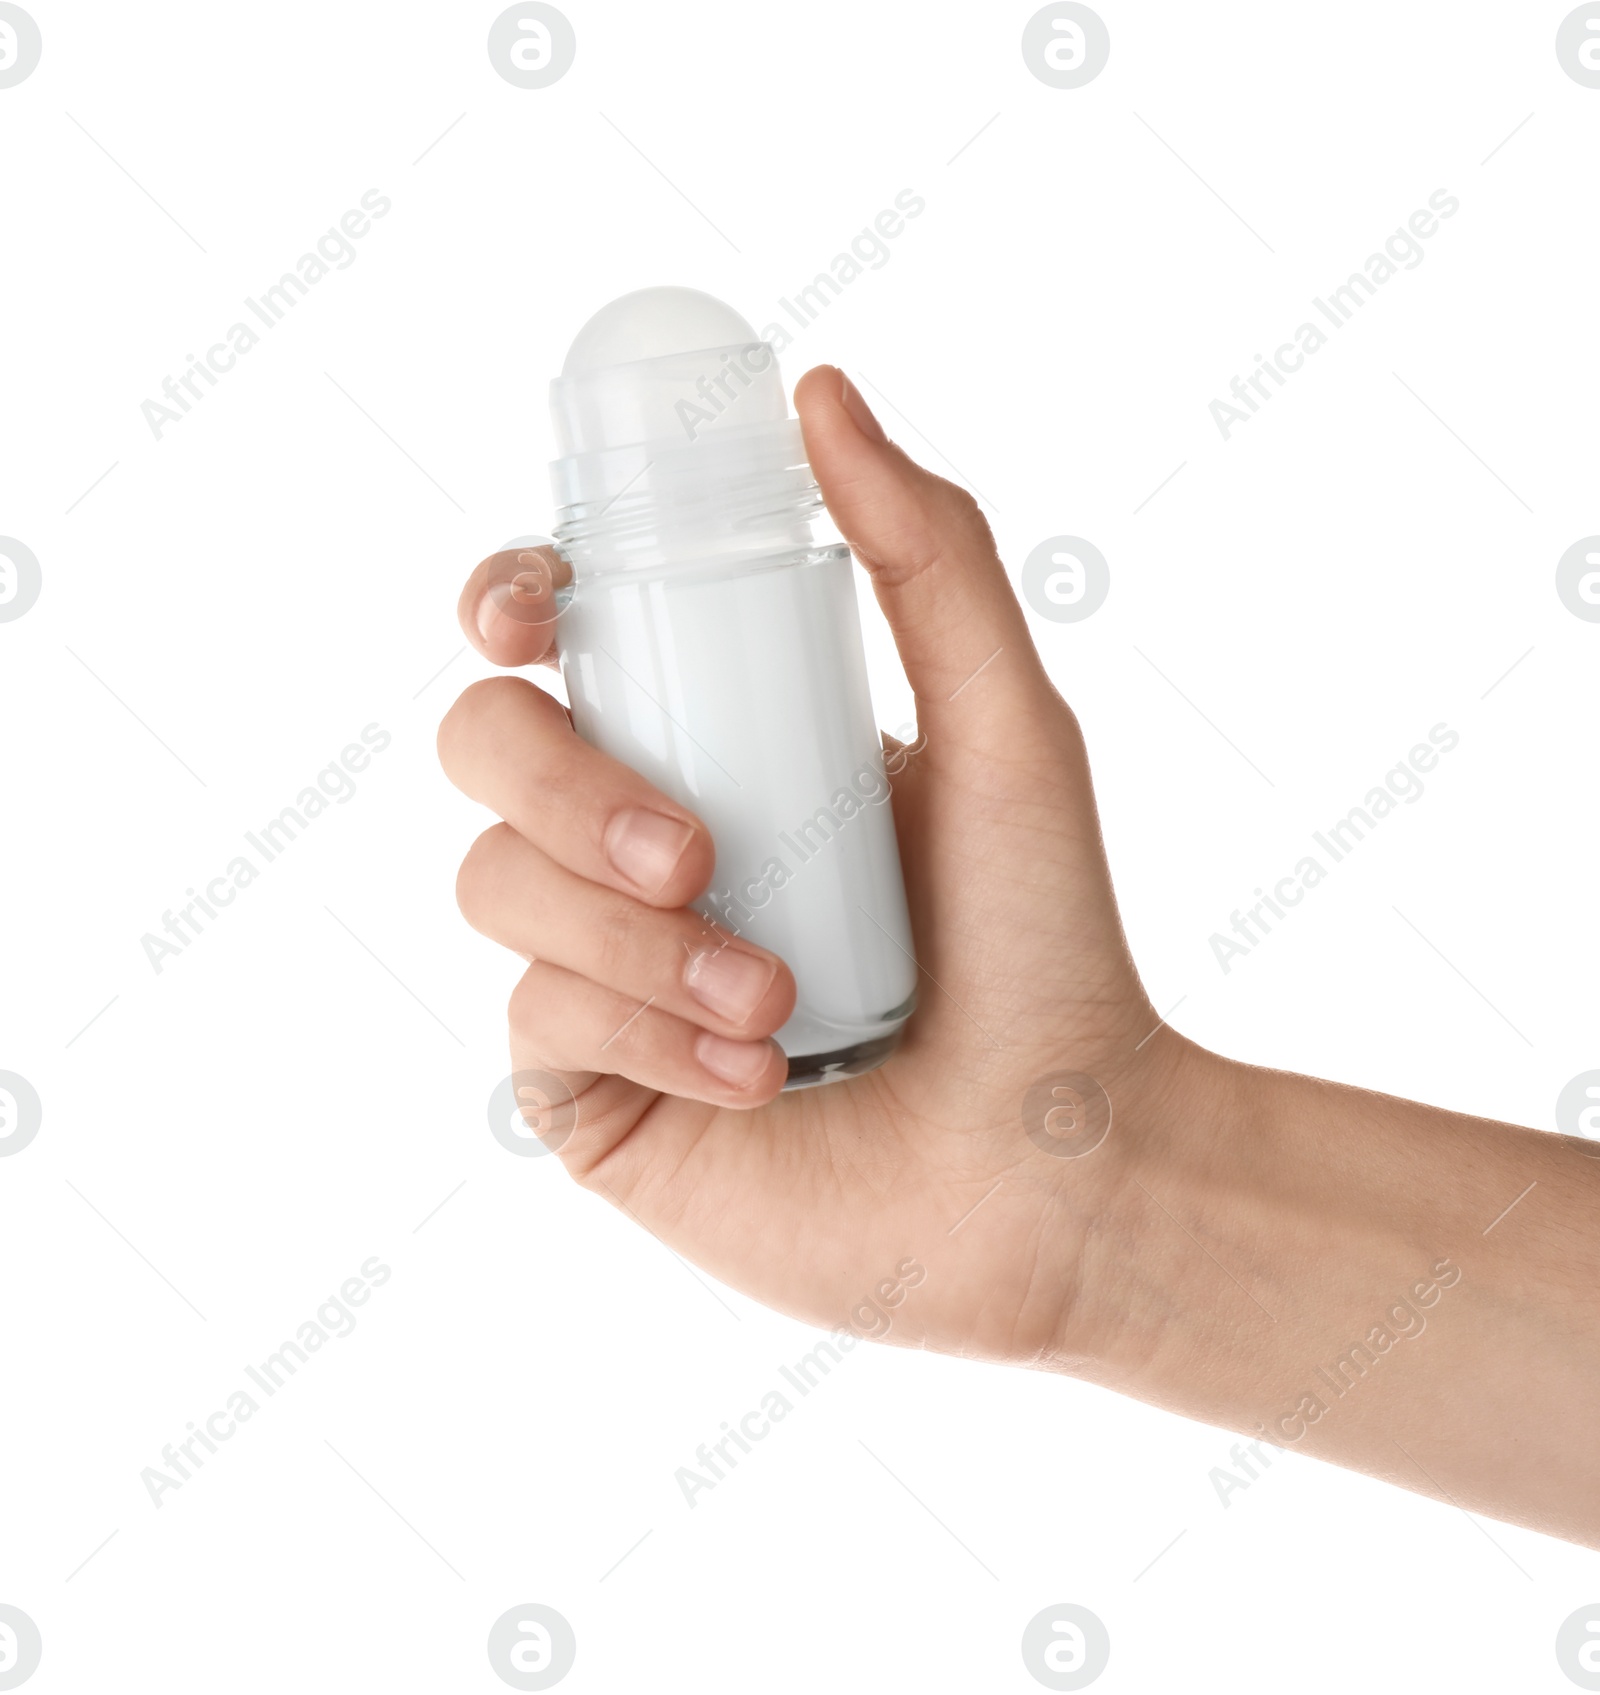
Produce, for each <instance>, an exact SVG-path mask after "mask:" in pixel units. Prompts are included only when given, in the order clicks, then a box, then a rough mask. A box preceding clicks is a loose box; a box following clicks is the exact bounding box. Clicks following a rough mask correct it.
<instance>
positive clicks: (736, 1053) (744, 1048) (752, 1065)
mask: <svg viewBox="0 0 1600 1695" xmlns="http://www.w3.org/2000/svg"><path fill="white" fill-rule="evenodd" d="M694 1054H695V1058H696V1059H698V1060H699V1061H700V1063H701V1064H702V1065H703V1066H704V1067H705V1068H706V1070H707V1071H709V1072H710V1073H711V1075H712V1076H713V1077H720V1078H721V1079H722V1081H723V1082H724V1083H731V1084H732V1085H733V1086H734V1088H736V1089H748V1088H749V1087H750V1085H751V1084H752V1083H754V1082H755V1080H756V1079H757V1078H758V1077H759V1076H760V1075H761V1073H762V1072H763V1071H765V1070H766V1069H767V1062H768V1061H769V1060H770V1059H771V1057H772V1044H771V1043H770V1042H730V1041H729V1040H728V1038H727V1037H726V1036H713V1035H712V1034H711V1032H710V1031H709V1030H702V1031H701V1032H700V1034H699V1035H698V1036H697V1037H696V1038H695V1044H694Z"/></svg>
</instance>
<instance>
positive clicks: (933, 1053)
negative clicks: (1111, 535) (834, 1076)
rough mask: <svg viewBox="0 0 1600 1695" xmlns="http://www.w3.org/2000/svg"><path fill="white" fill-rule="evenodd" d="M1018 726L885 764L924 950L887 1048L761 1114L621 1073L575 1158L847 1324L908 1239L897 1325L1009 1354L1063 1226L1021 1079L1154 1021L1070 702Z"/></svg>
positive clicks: (785, 1299)
mask: <svg viewBox="0 0 1600 1695" xmlns="http://www.w3.org/2000/svg"><path fill="white" fill-rule="evenodd" d="M973 709H974V712H975V713H978V712H981V707H980V705H979V703H978V702H976V701H975V702H973ZM1013 729H1014V732H1015V734H1014V743H1013V746H1012V748H1011V752H1010V757H1008V758H1006V759H1002V760H995V759H993V758H990V757H983V758H980V757H978V756H977V753H976V751H973V752H971V753H968V752H966V751H964V750H963V749H962V748H960V747H951V746H946V747H939V746H933V745H930V746H929V747H927V748H925V749H923V750H922V751H920V752H918V753H916V754H914V755H912V756H911V757H910V758H909V760H908V761H907V764H906V766H905V768H904V770H903V771H902V772H901V773H900V775H899V776H898V777H897V778H896V781H895V794H894V805H895V818H896V825H897V829H898V832H899V836H900V841H901V843H902V855H903V858H904V861H905V869H906V877H907V887H908V892H909V896H910V900H911V908H912V920H913V928H914V931H915V934H916V937H917V942H918V949H919V957H920V961H921V964H922V967H923V971H922V980H921V987H920V998H919V1006H918V1010H917V1013H916V1015H915V1017H914V1019H913V1020H912V1023H911V1025H910V1027H909V1029H908V1031H907V1036H906V1040H905V1043H904V1045H903V1046H902V1048H901V1050H900V1051H899V1052H898V1053H897V1054H896V1056H895V1057H894V1059H892V1060H891V1061H890V1062H889V1063H888V1064H887V1065H885V1066H884V1067H883V1068H881V1069H880V1070H877V1071H873V1072H869V1073H868V1074H867V1075H865V1076H862V1077H857V1078H853V1079H851V1080H850V1081H848V1082H845V1083H836V1084H830V1085H827V1086H825V1087H821V1088H815V1089H807V1090H802V1091H798V1092H795V1093H792V1094H784V1095H780V1096H779V1097H778V1098H777V1099H776V1100H774V1101H772V1102H771V1103H770V1104H769V1105H767V1106H765V1107H761V1108H759V1109H757V1110H756V1111H754V1112H737V1111H729V1110H726V1109H719V1108H716V1107H712V1106H709V1105H706V1104H704V1103H702V1102H698V1101H691V1100H683V1099H678V1098H675V1097H673V1096H668V1095H660V1094H656V1093H654V1092H653V1091H648V1090H645V1089H642V1088H633V1089H632V1090H631V1092H630V1097H629V1099H628V1100H627V1101H626V1102H619V1103H618V1109H619V1115H621V1116H624V1117H626V1116H631V1117H632V1120H633V1128H632V1131H631V1133H626V1134H624V1135H623V1136H622V1138H621V1140H620V1141H618V1142H615V1143H614V1144H613V1145H612V1148H611V1150H610V1151H609V1152H608V1153H607V1154H606V1155H605V1156H604V1157H603V1158H601V1159H600V1160H599V1162H598V1163H597V1164H595V1165H593V1166H592V1167H588V1168H587V1169H581V1168H580V1175H583V1176H584V1178H585V1180H586V1181H588V1182H589V1183H591V1184H592V1185H594V1186H596V1187H597V1188H598V1189H599V1190H600V1192H601V1193H602V1194H607V1193H608V1194H609V1195H610V1197H611V1198H612V1199H614V1200H615V1201H616V1202H618V1203H619V1204H621V1205H622V1206H624V1207H626V1209H627V1210H628V1211H629V1212H631V1213H632V1214H633V1215H634V1216H635V1217H636V1218H637V1219H639V1220H640V1221H641V1222H642V1223H643V1224H644V1225H646V1227H648V1228H649V1229H650V1230H651V1231H652V1232H654V1233H655V1234H656V1235H657V1236H659V1237H660V1238H661V1239H662V1240H663V1241H665V1242H666V1243H668V1244H669V1245H670V1246H671V1247H673V1248H674V1249H676V1250H677V1251H679V1252H681V1253H683V1254H684V1255H686V1256H687V1257H688V1258H690V1259H691V1260H693V1261H695V1262H696V1263H698V1264H700V1265H702V1266H704V1267H705V1268H706V1269H707V1270H708V1271H710V1272H711V1273H712V1274H713V1275H715V1276H717V1277H719V1278H721V1279H722V1280H723V1281H725V1282H727V1283H729V1284H731V1285H733V1286H734V1287H736V1288H739V1289H742V1290H744V1291H745V1292H747V1293H748V1294H750V1295H752V1296H754V1297H755V1298H756V1299H758V1300H761V1301H763V1302H765V1303H766V1304H768V1305H771V1306H775V1307H778V1308H780V1309H782V1310H785V1311H788V1312H790V1313H793V1314H794V1315H796V1316H798V1317H801V1318H804V1319H806V1320H808V1321H810V1322H814V1323H821V1324H824V1325H829V1326H833V1325H838V1324H841V1323H844V1322H846V1319H847V1315H848V1313H849V1312H850V1310H851V1308H852V1307H853V1306H854V1305H855V1304H856V1303H858V1302H860V1301H862V1300H863V1299H870V1298H871V1297H872V1294H873V1291H874V1289H875V1288H876V1287H877V1285H878V1284H879V1283H880V1282H882V1281H884V1280H885V1279H889V1280H893V1278H894V1276H895V1267H896V1266H897V1265H898V1264H899V1263H900V1262H901V1261H902V1260H905V1259H908V1258H909V1259H913V1260H916V1261H917V1262H918V1264H919V1265H921V1266H922V1267H924V1268H925V1269H926V1270H927V1271H928V1274H929V1275H928V1278H927V1280H926V1282H925V1283H924V1284H922V1286H921V1287H920V1289H919V1291H918V1292H917V1294H915V1295H913V1296H912V1297H910V1298H909V1299H907V1300H906V1302H905V1305H904V1307H903V1309H902V1310H901V1311H900V1312H897V1313H896V1314H895V1315H894V1328H893V1331H892V1334H893V1335H894V1337H895V1338H896V1339H897V1340H899V1341H901V1342H905V1343H912V1344H921V1345H927V1346H932V1347H935V1348H938V1347H953V1346H959V1347H961V1348H962V1350H963V1351H967V1352H972V1351H977V1352H980V1353H986V1354H993V1355H996V1356H998V1355H1002V1354H1003V1355H1005V1356H1007V1357H1016V1355H1017V1353H1018V1352H1019V1350H1020V1351H1021V1352H1022V1353H1023V1354H1024V1355H1028V1354H1032V1353H1037V1352H1039V1351H1041V1350H1042V1349H1044V1348H1046V1347H1048V1346H1049V1345H1050V1343H1051V1340H1052V1334H1053V1332H1052V1331H1051V1328H1050V1327H1051V1326H1052V1325H1053V1322H1054V1317H1055V1315H1056V1314H1057V1313H1058V1312H1059V1308H1060V1293H1061V1291H1060V1290H1059V1288H1055V1287H1053V1286H1051V1283H1052V1277H1053V1276H1055V1275H1058V1274H1059V1273H1058V1272H1054V1273H1053V1272H1052V1271H1051V1270H1050V1269H1049V1268H1050V1267H1056V1268H1059V1267H1060V1266H1061V1265H1062V1264H1064V1263H1066V1255H1067V1254H1068V1253H1070V1250H1071V1247H1072V1239H1073V1237H1074V1236H1075V1234H1076V1232H1075V1231H1073V1230H1072V1228H1071V1227H1070V1223H1069V1222H1068V1221H1065V1220H1058V1219H1055V1218H1053V1217H1052V1213H1053V1211H1054V1210H1055V1207H1056V1201H1055V1190H1054V1187H1053V1185H1054V1183H1055V1181H1056V1180H1057V1179H1058V1178H1059V1177H1060V1175H1061V1172H1060V1167H1061V1164H1062V1162H1060V1161H1058V1160H1055V1159H1052V1158H1050V1157H1048V1156H1047V1155H1046V1154H1044V1153H1042V1152H1041V1151H1040V1150H1039V1149H1038V1148H1037V1147H1036V1146H1035V1145H1034V1143H1033V1142H1031V1141H1030V1140H1029V1139H1028V1137H1027V1136H1026V1135H1025V1133H1024V1129H1023V1123H1022V1118H1021V1113H1020V1108H1021V1103H1022V1094H1023V1091H1024V1090H1025V1089H1026V1088H1027V1087H1028V1085H1029V1084H1030V1083H1031V1082H1032V1081H1033V1080H1034V1079H1035V1078H1037V1077H1039V1076H1041V1075H1042V1074H1044V1073H1047V1072H1049V1071H1052V1070H1061V1069H1067V1070H1072V1071H1081V1072H1088V1073H1090V1074H1091V1075H1096V1076H1110V1075H1113V1074H1120V1072H1121V1071H1122V1070H1123V1068H1124V1067H1125V1066H1126V1064H1127V1062H1128V1059H1129V1056H1130V1054H1131V1052H1132V1050H1133V1048H1134V1046H1135V1044H1136V1043H1137V1042H1138V1041H1139V1040H1140V1038H1141V1036H1143V1035H1144V1034H1145V1033H1146V1032H1147V1031H1148V1029H1149V1028H1150V1026H1151V1025H1152V1024H1153V1023H1154V1022H1155V1020H1154V1015H1153V1014H1151V1013H1150V1012H1149V1010H1148V1003H1147V1002H1146V1001H1145V999H1144V996H1143V994H1142V992H1141V991H1140V989H1139V987H1138V983H1137V979H1136V977H1135V976H1134V974H1133V971H1132V967H1131V965H1130V964H1129V963H1128V961H1127V957H1126V951H1125V949H1124V947H1123V945H1122V939H1121V934H1120V930H1119V928H1118V926H1117V922H1116V918H1115V914H1114V910H1113V909H1112V907H1111V904H1110V898H1109V886H1108V880H1107V876H1106V872H1105V868H1104V864H1103V861H1102V859H1101V855H1100V848H1099V840H1098V833H1097V829H1096V825H1095V819H1094V811H1093V804H1092V799H1091V797H1090V794H1089V791H1088V786H1087V772H1086V770H1085V768H1084V766H1083V760H1082V753H1081V749H1080V744H1079V742H1078V738H1077V732H1076V727H1075V725H1074V724H1073V723H1072V720H1071V717H1070V714H1068V712H1067V711H1066V708H1065V707H1064V706H1062V705H1061V704H1060V703H1059V702H1051V703H1050V706H1049V707H1048V708H1047V709H1046V710H1045V711H1044V712H1042V713H1041V714H1040V715H1039V722H1037V723H1036V724H1033V725H1028V726H1014V727H1013ZM1063 818H1066V819H1068V820H1070V828H1069V829H1068V830H1067V831H1063V828H1062V820H1063ZM997 1184H998V1187H996V1185H997ZM974 1209H976V1210H974ZM1053 1226H1054V1237H1055V1238H1056V1240H1055V1246H1054V1248H1053V1250H1052V1253H1051V1254H1050V1256H1049V1258H1048V1264H1045V1262H1043V1261H1039V1262H1032V1263H1030V1261H1029V1259H1028V1257H1027V1256H1018V1255H1017V1254H1016V1252H1015V1245H1016V1241H1017V1236H1018V1233H1019V1232H1023V1233H1025V1234H1027V1235H1028V1236H1030V1237H1037V1238H1039V1239H1041V1241H1043V1240H1044V1239H1045V1238H1046V1237H1047V1235H1048V1234H1049V1233H1050V1232H1051V1231H1052V1227H1053ZM1019 1266H1021V1267H1023V1268H1024V1270H1023V1271H1022V1272H1021V1273H1019V1271H1018V1267H1019ZM1041 1267H1043V1269H1041ZM1041 1279H1042V1286H1041ZM870 1322H872V1323H874V1324H875V1323H876V1322H877V1321H876V1320H872V1321H870Z"/></svg>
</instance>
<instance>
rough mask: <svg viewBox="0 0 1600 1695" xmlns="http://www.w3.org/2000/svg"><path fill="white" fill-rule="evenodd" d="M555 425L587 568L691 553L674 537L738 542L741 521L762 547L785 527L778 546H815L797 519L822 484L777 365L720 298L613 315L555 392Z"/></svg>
mask: <svg viewBox="0 0 1600 1695" xmlns="http://www.w3.org/2000/svg"><path fill="white" fill-rule="evenodd" d="M550 414H551V420H552V422H553V424H554V427H555V437H556V443H557V447H558V450H559V452H560V455H561V457H560V458H558V459H557V460H556V461H555V463H554V464H553V465H552V466H551V468H550V471H551V480H552V483H553V485H554V489H555V497H556V504H557V506H558V507H559V508H560V509H561V522H560V524H559V526H558V528H557V532H556V534H557V538H558V540H561V541H562V542H563V543H564V544H567V543H570V544H572V546H571V547H570V548H569V551H571V552H573V553H574V557H576V554H577V552H579V551H582V550H584V549H587V550H588V551H589V552H590V554H591V555H593V554H597V553H598V554H608V553H613V552H621V553H623V554H626V555H628V556H629V557H627V558H625V559H624V558H618V559H615V560H610V559H595V560H594V563H596V564H613V563H614V564H622V565H626V564H633V563H646V562H654V560H656V559H657V558H660V557H666V556H668V555H670V554H672V553H673V552H675V551H678V549H677V548H675V547H674V546H673V545H672V543H673V540H674V537H676V540H677V541H678V542H679V543H680V544H682V543H687V542H689V541H691V540H698V541H699V542H700V544H701V545H702V546H704V545H705V544H706V543H707V542H714V541H716V539H717V538H718V536H719V535H720V536H722V537H726V536H727V535H728V534H729V527H728V518H729V515H730V514H731V517H732V520H733V521H734V527H735V534H737V531H738V530H740V529H742V530H743V531H744V532H746V533H745V537H744V539H745V541H746V542H747V543H750V544H754V543H755V542H756V541H758V540H759V541H762V542H763V543H765V541H767V540H770V539H773V538H771V537H766V536H758V535H756V534H753V533H751V532H759V531H762V530H764V529H765V528H766V527H767V526H766V525H765V524H764V519H766V518H768V517H773V518H777V519H781V522H778V523H777V524H776V525H775V526H774V530H775V539H776V540H778V541H781V542H793V541H795V540H797V539H798V540H800V541H804V540H806V539H808V538H809V527H802V528H797V526H796V522H795V521H796V519H797V518H804V517H807V516H808V515H809V511H810V510H811V508H812V506H814V501H812V500H810V499H808V498H807V496H808V494H810V495H814V493H815V484H814V482H813V480H812V478H811V473H810V469H809V467H807V465H806V462H805V446H804V442H803V440H802V438H801V435H800V426H799V424H798V423H797V422H796V420H795V419H794V418H792V417H791V416H790V414H789V406H788V401H787V400H786V398H785V396H784V392H783V377H782V374H781V373H780V371H779V369H778V359H777V355H776V353H775V352H774V351H773V348H772V346H771V345H770V344H769V343H767V342H764V341H762V340H761V338H760V337H759V336H758V335H757V334H756V332H755V330H754V329H752V328H751V326H750V324H749V323H748V322H747V321H746V320H745V319H744V318H743V317H741V316H740V315H739V313H737V312H736V311H734V309H733V308H732V307H731V306H727V305H724V304H723V302H722V301H720V300H716V299H713V297H712V296H711V295H709V294H702V293H701V292H700V291H699V290H698V289H693V288H645V289H639V290H638V291H637V292H635V293H633V294H625V295H623V296H622V297H621V298H620V299H617V300H613V301H612V302H611V303H610V305H608V306H603V307H602V308H601V309H600V310H599V311H598V312H597V313H595V315H594V316H593V317H592V318H591V319H590V320H589V321H588V323H586V324H585V325H584V326H583V328H582V329H581V330H579V332H578V334H577V337H576V339H575V340H574V341H573V343H572V347H571V350H570V351H569V352H568V354H567V358H566V363H565V364H564V365H563V366H562V370H561V375H560V376H559V377H557V378H556V379H555V381H554V382H552V383H551V385H550ZM797 501H799V502H802V503H803V504H804V506H805V511H804V512H803V513H802V512H801V511H799V510H797V504H796V503H797ZM719 511H720V512H721V513H722V514H723V517H722V518H720V519H719V518H718V517H717V515H716V514H717V513H718V512H719ZM695 531H703V532H704V533H702V534H700V535H698V536H695V535H693V534H692V532H695ZM669 532H670V533H669ZM647 533H648V535H649V537H650V540H649V541H648V542H647V541H645V539H644V537H645V535H646V534H647ZM607 544H611V545H607ZM717 550H718V551H722V548H721V547H720V546H718V548H717ZM645 555H649V556H650V557H649V559H648V560H647V559H646V558H645Z"/></svg>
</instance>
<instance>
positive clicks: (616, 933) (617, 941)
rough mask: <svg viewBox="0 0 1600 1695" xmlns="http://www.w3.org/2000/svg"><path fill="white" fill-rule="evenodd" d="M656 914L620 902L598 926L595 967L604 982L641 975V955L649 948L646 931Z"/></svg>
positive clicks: (629, 979)
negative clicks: (639, 972)
mask: <svg viewBox="0 0 1600 1695" xmlns="http://www.w3.org/2000/svg"><path fill="white" fill-rule="evenodd" d="M655 916H656V915H655V914H654V913H647V912H643V911H641V910H640V909H639V908H638V907H637V906H636V905H635V904H634V903H633V902H632V901H628V900H622V901H618V902H617V903H616V905H615V906H614V907H613V909H612V910H611V911H610V912H608V913H607V915H606V921H605V922H604V923H603V924H600V925H598V926H596V929H595V949H596V966H597V970H598V975H599V976H600V979H601V981H602V982H606V983H625V982H628V981H631V980H632V979H633V978H635V977H636V976H637V975H638V971H639V963H640V956H641V955H642V954H645V953H647V952H649V951H651V950H650V943H649V939H648V938H647V932H648V931H649V930H651V929H653V928H655V926H653V925H651V923H650V920H651V919H652V918H654V917H655Z"/></svg>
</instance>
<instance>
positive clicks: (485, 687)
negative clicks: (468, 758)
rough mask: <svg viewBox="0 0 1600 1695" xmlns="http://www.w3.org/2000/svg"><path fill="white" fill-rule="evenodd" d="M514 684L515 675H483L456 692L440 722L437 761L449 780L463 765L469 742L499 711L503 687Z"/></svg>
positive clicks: (513, 686)
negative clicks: (459, 691) (457, 693)
mask: <svg viewBox="0 0 1600 1695" xmlns="http://www.w3.org/2000/svg"><path fill="white" fill-rule="evenodd" d="M507 685H509V686H510V687H512V688H515V687H516V686H517V682H516V679H515V678H514V677H483V678H480V679H479V680H478V681H477V682H475V683H469V684H468V685H467V687H466V688H464V689H463V690H462V691H461V693H460V694H459V695H457V696H456V698H455V701H454V703H453V704H452V706H451V708H450V710H449V711H448V712H447V713H445V715H444V718H443V721H442V722H441V723H440V725H439V735H438V743H437V745H438V751H439V763H440V765H442V766H443V767H444V772H445V775H446V776H447V777H449V778H450V779H451V780H452V781H454V780H455V777H456V774H457V773H458V772H459V771H460V770H461V769H462V768H463V763H464V754H465V752H466V748H467V746H468V744H469V743H470V742H472V741H474V740H475V739H476V738H477V737H478V736H480V735H481V734H482V733H483V729H484V726H485V724H486V723H488V722H489V720H490V718H491V717H492V716H494V715H496V714H498V713H499V711H500V709H501V705H502V702H503V698H504V689H505V687H506V686H507Z"/></svg>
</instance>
